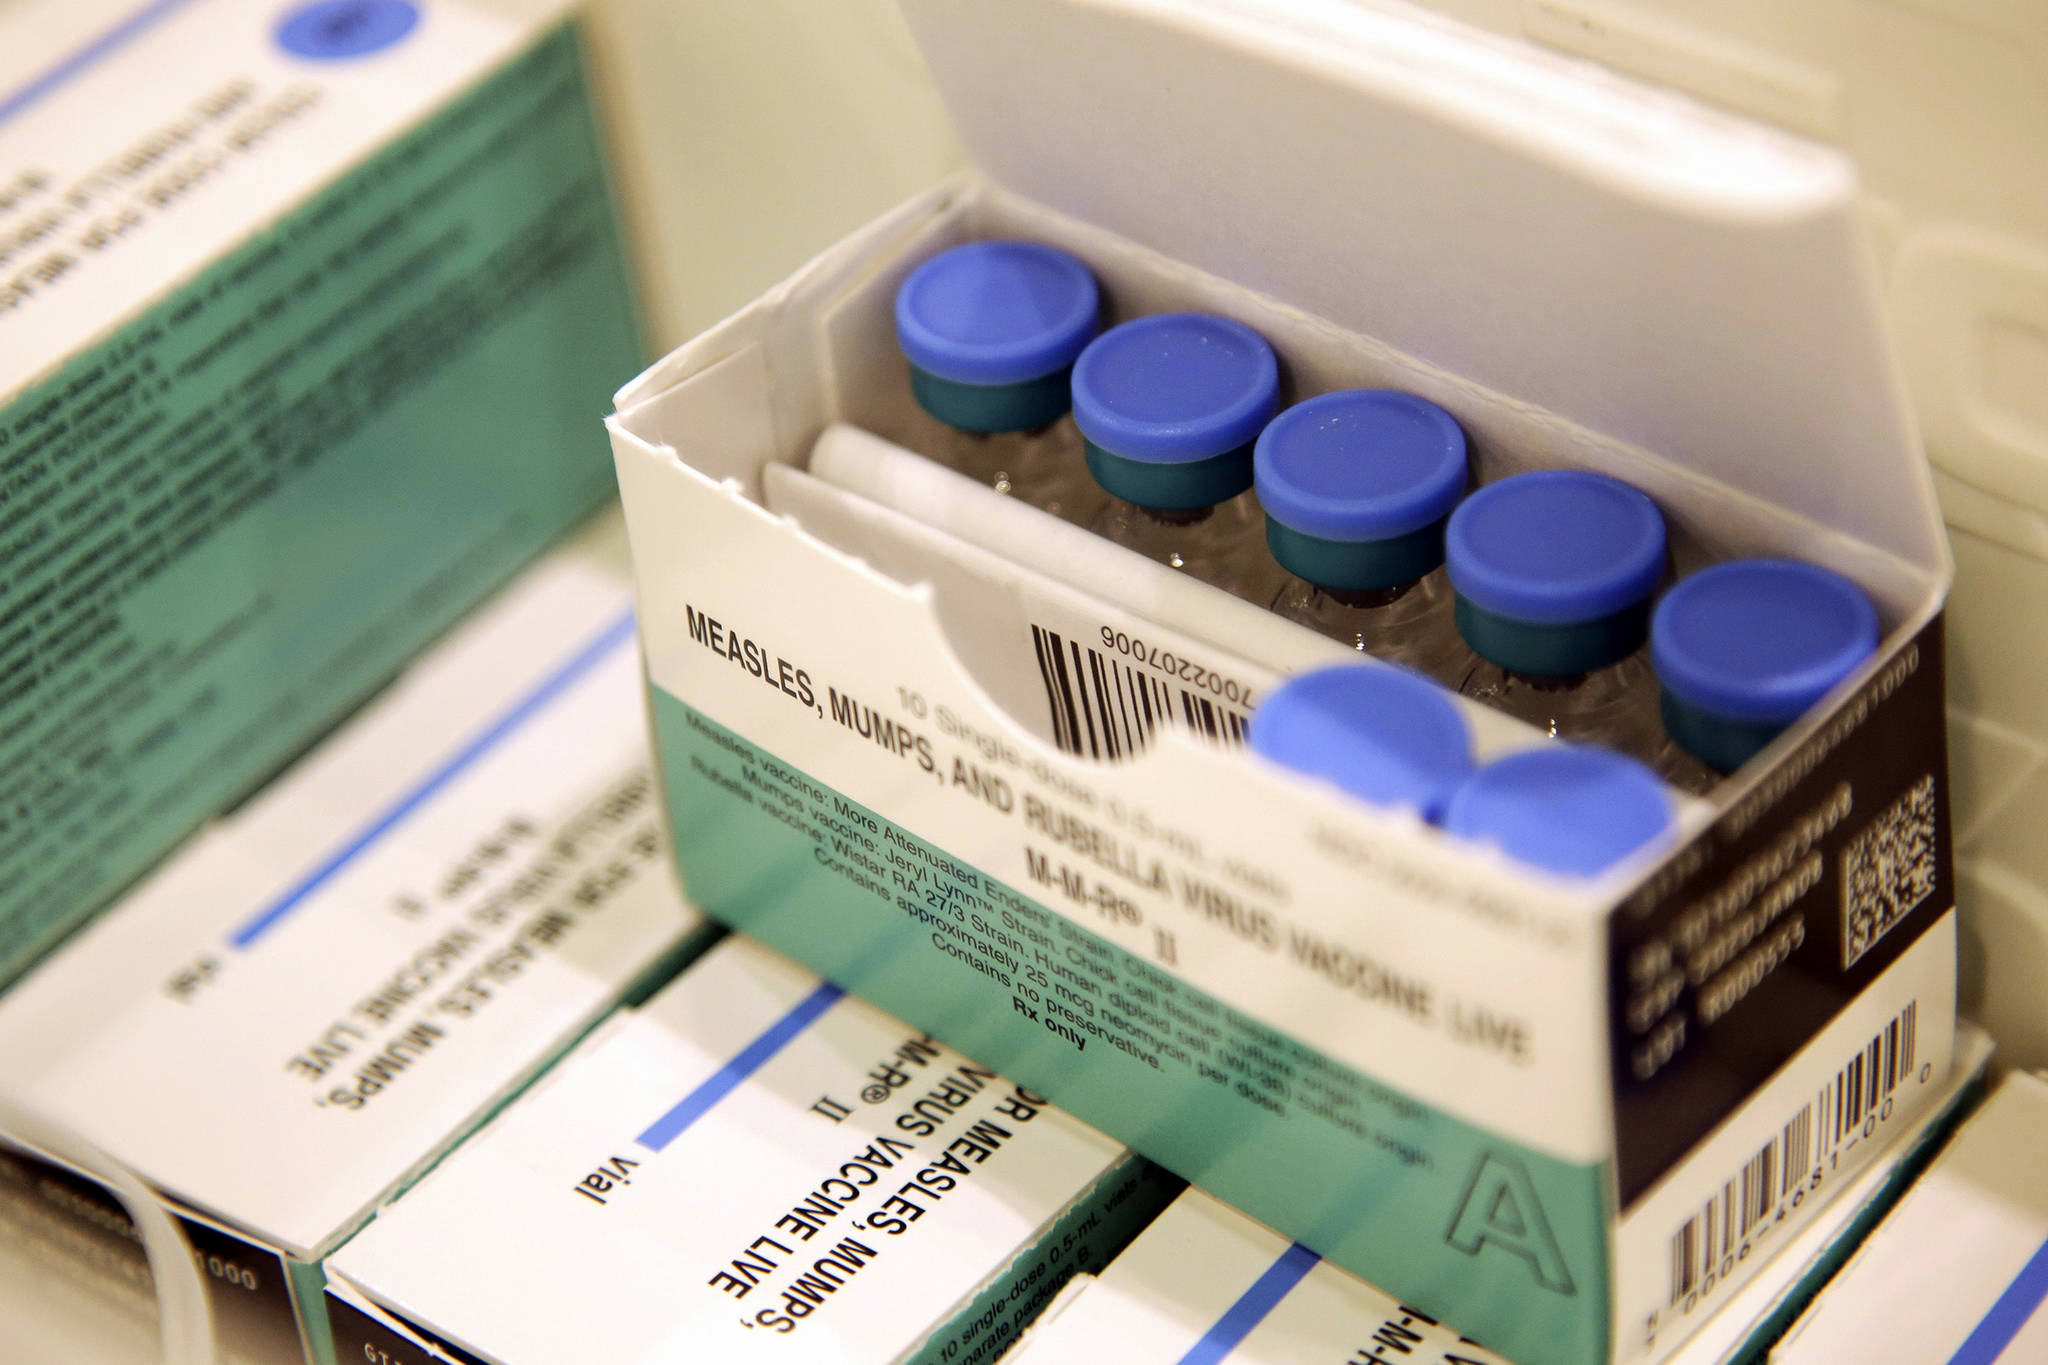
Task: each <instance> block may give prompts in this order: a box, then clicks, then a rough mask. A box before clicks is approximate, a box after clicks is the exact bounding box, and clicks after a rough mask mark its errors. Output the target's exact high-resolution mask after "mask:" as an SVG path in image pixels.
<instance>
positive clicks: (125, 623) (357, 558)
mask: <svg viewBox="0 0 2048 1365" xmlns="http://www.w3.org/2000/svg"><path fill="white" fill-rule="evenodd" d="M565 13H566V9H565V7H564V6H563V5H560V4H557V3H541V4H531V5H522V6H518V7H516V8H513V9H510V10H508V9H506V8H503V7H497V6H491V7H484V6H478V5H473V4H465V3H461V2H460V0H456V2H455V3H447V4H436V5H415V4H410V3H395V2H394V3H388V4H380V5H372V6H369V7H367V9H364V10H363V11H362V12H361V13H357V12H356V11H353V10H349V9H347V8H345V7H344V8H342V9H337V8H336V7H335V6H332V5H320V4H296V5H281V4H277V3H273V0H229V2H228V3H221V4H209V5H170V4H166V5H155V6H137V5H135V4H132V3H128V0H34V2H33V3H27V4H17V5H10V6H8V8H7V12H6V14H5V16H4V17H0V566H4V570H5V579H6V590H5V593H4V594H0V982H4V981H6V980H7V979H8V978H10V977H12V976H14V975H15V974H17V973H18V972H19V971H20V970H21V969H22V968H23V967H24V966H26V965H27V963H28V962H30V961H31V960H32V959H33V958H34V957H35V955H36V954H38V953H39V952H40V951H42V950H44V949H46V948H47V947H48V946H49V945H50V944H51V943H52V942H53V941H54V940H55V939H56V938H58V937H60V936H61V935H62V934H63V933H65V932H66V931H68V930H69V929H71V928H73V927H74V926H75V925H76V924H77V923H78V922H79V920H80V919H81V917H82V916H83V915H84V914H85V913H86V912H88V911H89V910H91V909H92V908H94V907H95V906H96V905H99V904H101V903H104V902H105V901H106V900H107V899H108V898H109V897H110V896H111V895H112V894H114V893H115V892H116V891H117V890H118V889H119V888H120V887H122V886H124V885H125V884H127V883H128V882H130V881H132V880H134V878H135V877H136V876H137V875H138V874H140V873H141V872H142V871H143V869H144V868H145V867H147V866H148V864H149V863H150V862H152V861H153V860H155V859H156V858H158V857H160V856H162V855H163V854H164V853H165V852H166V851H167V850H168V849H169V848H170V847H171V846H172V845H173V844H174V843H175V842H176V841H177V840H178V839H180V838H182V837H183V836H184V835H186V834H188V833H189V832H191V830H192V829H193V828H194V827H195V826H196V825H198V824H199V823H200V821H202V820H203V819H205V818H206V817H207V816H209V815H212V814H215V813H217V812H218V811H220V810H221V809H222V808H224V807H225V806H226V805H227V804H228V803H230V802H231V801H233V800H234V799H236V798H238V797H240V796H241V795H243V794H245V793H246V792H248V791H249V790H251V789H252V788H253V787H254V786H255V785H256V784H257V783H259V782H260V781H261V780H262V779H263V778H264V777H266V776H267V775H268V774H270V773H271V772H273V771H275V770H276V768H277V767H278V766H279V765H280V764H282V763H283V762H284V761H285V760H287V759H288V758H290V757H291V756H292V755H293V754H295V753H297V752H299V751H300V750H302V749H303V748H304V747H305V746H306V745H307V744H308V743H309V742H311V741H312V740H313V739H314V738H315V737H316V736H317V735H319V734H320V732H321V731H323V730H325V729H326V728H327V727H329V726H331V725H333V724H334V723H335V722H336V721H337V720H338V719H339V718H340V717H341V716H342V715H344V714H345V713H346V712H347V711H348V709H349V708H351V707H353V706H354V705H356V704H357V703H359V702H360V701H361V700H362V699H363V698H364V697H365V696H367V695H368V694H369V693H370V692H371V691H372V690H373V689H374V688H375V687H377V686H378V685H380V684H382V683H383V682H385V681H386V680H388V679H389V677H390V676H391V675H392V674H393V673H395V672H396V671H397V670H398V668H399V666H400V665H401V664H402V663H403V662H404V661H405V660H406V659H407V658H408V657H410V656H411V655H412V654H413V653H415V652H416V651H417V650H418V649H419V648H420V647H421V646H422V645H423V644H425V643H426V642H427V641H428V640H430V639H432V638H433V637H434V636H435V635H436V634H438V633H439V632H440V631H441V630H443V629H445V628H446V627H447V626H448V625H449V624H450V623H451V622H452V621H454V620H455V619H456V618H457V617H459V616H460V615H461V614H462V612H463V611H465V610H467V609H468V608H469V607H470V606H472V605H473V604H474V603H475V602H476V601H477V600H478V599H480V598H481V597H482V596H483V595H484V594H485V593H486V592H487V591H488V590H489V589H491V588H492V587H494V586H495V585H496V584H497V583H499V582H500V581H501V580H502V579H503V578H504V577H505V576H506V575H508V574H509V573H510V572H511V571H512V570H513V569H514V568H515V567H516V566H518V565H519V564H521V563H522V562H524V561H525V560H526V559H528V558H529V557H531V556H532V555H533V554H534V553H535V552H536V551H538V550H540V549H541V548H542V547H544V546H545V545H547V544H549V543H550V542H552V541H553V540H555V539H556V538H557V537H558V536H559V535H561V534H562V533H564V532H565V531H566V530H567V529H568V528H569V527H570V526H572V525H573V524H574V523H575V522H576V521H578V520H579V519H581V518H582V517H583V516H585V515H586V514H588V513H589V512H590V511H591V510H593V509H594V508H595V507H596V506H597V505H598V503H599V502H600V501H601V500H602V499H603V498H604V497H605V496H606V493H607V491H608V490H609V488H610V484H611V480H610V475H609V472H608V471H607V469H606V468H605V464H604V460H603V454H602V450H601V448H600V447H598V446H597V444H596V443H595V442H593V441H592V440H591V438H590V434H589V428H588V426H587V423H588V421H589V418H590V415H591V414H592V413H593V412H596V411H599V410H601V408H602V404H603V402H604V396H605V394H606V393H607V392H608V391H609V390H610V389H611V388H612V387H613V386H615V385H616V383H617V378H618V376H619V375H620V374H623V373H627V372H630V370H631V369H632V367H633V366H634V364H635V363H636V362H637V359H638V358H639V356H640V354H641V352H640V348H639V344H638V341H637V338H636V327H635V320H634V317H633V313H632V308H631V303H630V294H629V291H628V288H627V279H626V274H625V269H624V264H623V259H622V256H621V252H620V248H619V242H618V234H617V231H616V227H615V224H614V221H613V217H612V211H611V207H610V202H609V199H608V197H607V190H606V185H605V178H604V172H603V165H602V161H601V159H600V156H599V151H598V146H597V142H596V139H595V136H594V130H593V127H592V123H591V117H590V110H589V107H588V106H589V101H588V97H587V92H586V90H585V87H584V80H583V73H582V67H581V62H580V55H579V47H578V40H577V37H576V34H575V32H574V30H573V28H572V27H571V26H570V25H569V24H568V23H567V22H566V20H565V18H564V15H565Z"/></svg>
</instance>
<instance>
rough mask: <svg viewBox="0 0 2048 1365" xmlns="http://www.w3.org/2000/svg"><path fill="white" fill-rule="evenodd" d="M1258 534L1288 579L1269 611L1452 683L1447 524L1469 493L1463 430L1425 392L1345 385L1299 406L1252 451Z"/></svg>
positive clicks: (1458, 648) (1455, 677)
mask: <svg viewBox="0 0 2048 1365" xmlns="http://www.w3.org/2000/svg"><path fill="white" fill-rule="evenodd" d="M1252 464H1253V469H1254V483H1253V486H1254V488H1255V489H1256V490H1257V493H1258V499H1259V505H1260V506H1261V507H1262V508H1264V509H1265V513H1266V544H1267V547H1268V548H1269V549H1270V550H1271V551H1272V554H1273V558H1274V560H1275V561H1276V562H1278V563H1279V565H1280V566H1281V567H1282V568H1284V569H1286V570H1287V571H1288V573H1289V575H1290V576H1289V578H1288V579H1287V581H1286V582H1285V583H1284V584H1283V585H1282V587H1281V589H1280V591H1279V593H1278V594H1277V595H1275V597H1274V599H1273V603H1272V607H1273V610H1274V611H1276V612H1278V613H1279V614H1280V615H1282V616H1285V617H1286V618H1288V619H1289V620H1291V621H1298V622H1300V623H1301V624H1303V625H1305V626H1308V627H1310V628H1311V629H1313V630H1316V631H1319V632H1321V633H1322V634H1324V635H1327V636H1329V637H1331V638H1332V639H1335V640H1338V641H1341V642H1342V643H1344V644H1346V645H1349V646H1350V647H1351V648H1353V649H1356V650H1358V651H1360V652H1361V653H1365V654H1370V655H1373V656H1374V657H1376V658H1381V659H1387V660H1391V661H1393V662H1396V663H1402V664H1406V665H1408V666H1409V667H1411V668H1414V669H1417V670H1419V671H1421V672H1423V673H1426V674H1429V675H1430V676H1431V677H1434V678H1437V679H1438V680H1440V681H1443V682H1446V683H1450V684H1454V685H1455V684H1456V683H1457V682H1459V681H1461V676H1462V675H1461V672H1460V670H1461V669H1462V668H1463V667H1465V666H1466V664H1467V662H1468V661H1469V659H1470V655H1469V654H1468V653H1467V652H1466V650H1465V648H1464V645H1463V644H1462V643H1461V642H1460V640H1459V639H1458V632H1457V627H1456V626H1455V625H1454V624H1453V621H1452V610H1451V588H1450V583H1449V581H1448V579H1447V578H1446V576H1445V574H1444V571H1443V562H1444V523H1445V520H1446V519H1447V518H1448V517H1449V516H1450V514H1451V510H1452V509H1453V508H1455V507H1456V506H1457V505H1458V501H1459V499H1460V498H1462V497H1464V495H1465V485H1466V477H1467V476H1466V452H1465V433H1464V430H1463V429H1462V428H1460V427H1459V425H1458V423H1457V420H1456V419H1455V418H1453V417H1452V416H1451V415H1450V414H1449V413H1448V412H1445V411H1444V410H1443V409H1442V408H1440V407H1438V406H1437V405H1436V404H1434V403H1432V402H1430V401H1429V400H1428V399H1426V398H1419V397H1417V396H1415V395H1414V394H1407V393H1396V392H1393V391H1391V390H1386V389H1351V390H1346V391H1343V392H1339V393H1326V394H1323V395H1321V396H1320V397H1316V398H1311V399H1309V400H1307V401H1306V402H1303V403H1297V404H1295V405H1294V406H1293V407H1291V408H1289V409H1287V411H1285V412H1283V413H1281V414H1280V415H1279V416H1278V417H1276V418H1274V419H1273V420H1272V422H1270V423H1269V424H1267V427H1266V429H1265V431H1264V432H1262V433H1260V435H1259V440H1258V444H1257V446H1256V447H1255V449H1254V450H1253V454H1252Z"/></svg>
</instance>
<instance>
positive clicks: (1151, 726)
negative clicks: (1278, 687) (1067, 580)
mask: <svg viewBox="0 0 2048 1365" xmlns="http://www.w3.org/2000/svg"><path fill="white" fill-rule="evenodd" d="M1031 642H1032V644H1033V646H1035V647H1036V649H1037V651H1038V672H1039V676H1040V677H1041V678H1043V679H1044V681H1045V699H1046V702H1047V704H1048V705H1049V706H1050V707H1051V708H1052V738H1053V743H1055V744H1057V745H1058V746H1059V747H1060V748H1062V749H1065V750H1066V751H1067V752H1068V753H1070V754H1078V755H1080V756H1081V757H1083V758H1105V759H1117V758H1128V757H1130V756H1131V755H1132V754H1135V753H1137V752H1138V751H1139V750H1140V749H1143V748H1144V747H1145V745H1146V744H1147V743H1148V742H1150V740H1151V738H1152V734H1153V732H1154V731H1155V730H1157V729H1158V728H1159V727H1160V726H1161V725H1171V726H1173V727H1175V728H1177V729H1181V730H1185V731H1187V732H1188V733H1189V734H1191V735H1198V736H1201V737H1204V738H1207V739H1210V740H1213V741H1215V742H1216V743H1218V744H1231V745H1242V744H1243V743H1244V729H1245V725H1246V724H1247V722H1248V721H1249V719H1250V717H1248V716H1247V715H1246V714H1245V713H1244V712H1243V711H1240V710H1238V709H1237V708H1236V707H1233V706H1230V705H1228V704H1226V703H1224V702H1220V701H1217V700H1216V699H1215V698H1213V697H1205V696H1203V695H1202V694H1201V693H1199V692H1194V691H1190V690H1189V689H1187V688H1185V687H1176V686H1174V685H1173V684H1172V683H1169V682H1167V681H1166V680H1164V679H1163V678H1160V677H1158V676H1156V675H1154V674H1151V673H1147V672H1141V671H1140V670H1138V669H1136V668H1133V667H1132V666H1131V665H1129V664H1127V663H1124V662H1122V661H1120V660H1117V659H1113V658H1109V657H1106V656H1105V655H1103V654H1102V652H1101V651H1099V650H1097V649H1095V648H1093V647H1092V646H1089V645H1084V644H1082V643H1080V642H1079V641H1078V640H1069V639H1066V638H1064V637H1063V636H1061V635H1060V634H1059V632H1057V631H1052V630H1047V629H1046V628H1045V627H1044V626H1036V625H1034V626H1033V627H1031Z"/></svg>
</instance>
